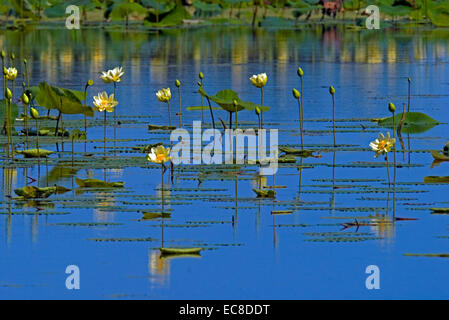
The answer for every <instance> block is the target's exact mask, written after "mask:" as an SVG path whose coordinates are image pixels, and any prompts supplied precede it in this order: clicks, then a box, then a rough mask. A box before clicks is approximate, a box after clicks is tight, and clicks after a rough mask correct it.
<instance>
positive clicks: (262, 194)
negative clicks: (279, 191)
mask: <svg viewBox="0 0 449 320" xmlns="http://www.w3.org/2000/svg"><path fill="white" fill-rule="evenodd" d="M253 191H254V192H255V193H256V194H257V197H258V198H275V197H276V192H275V191H274V190H260V189H253Z"/></svg>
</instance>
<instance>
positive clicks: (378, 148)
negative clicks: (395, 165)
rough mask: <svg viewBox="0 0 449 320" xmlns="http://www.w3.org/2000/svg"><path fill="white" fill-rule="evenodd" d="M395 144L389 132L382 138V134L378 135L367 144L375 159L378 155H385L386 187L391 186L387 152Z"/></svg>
mask: <svg viewBox="0 0 449 320" xmlns="http://www.w3.org/2000/svg"><path fill="white" fill-rule="evenodd" d="M395 143H396V139H394V138H391V137H390V132H387V135H386V136H384V135H383V134H382V133H379V136H378V138H377V139H376V140H375V141H373V142H371V143H370V144H369V146H370V147H371V149H372V150H373V151H374V152H375V153H376V154H375V158H378V157H379V156H380V155H385V161H386V163H387V173H388V185H390V184H391V180H390V168H389V162H388V152H390V151H391V148H392V147H393V146H394V144H395Z"/></svg>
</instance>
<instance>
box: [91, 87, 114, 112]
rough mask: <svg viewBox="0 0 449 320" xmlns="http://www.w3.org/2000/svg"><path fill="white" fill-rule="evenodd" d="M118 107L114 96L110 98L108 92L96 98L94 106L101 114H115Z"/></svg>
mask: <svg viewBox="0 0 449 320" xmlns="http://www.w3.org/2000/svg"><path fill="white" fill-rule="evenodd" d="M116 105H118V102H117V101H116V100H115V98H114V95H113V94H111V95H110V96H109V97H108V94H107V93H106V92H101V93H99V94H98V96H95V97H94V106H95V107H96V110H97V111H99V112H103V111H107V112H113V111H114V107H115V106H116Z"/></svg>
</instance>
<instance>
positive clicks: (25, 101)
mask: <svg viewBox="0 0 449 320" xmlns="http://www.w3.org/2000/svg"><path fill="white" fill-rule="evenodd" d="M22 102H23V103H24V104H28V103H30V99H29V98H28V96H27V95H26V93H25V92H24V93H23V94H22Z"/></svg>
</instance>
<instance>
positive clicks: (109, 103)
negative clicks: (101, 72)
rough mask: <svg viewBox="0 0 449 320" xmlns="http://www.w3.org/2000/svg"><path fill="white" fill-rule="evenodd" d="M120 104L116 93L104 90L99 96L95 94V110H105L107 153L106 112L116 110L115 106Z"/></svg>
mask: <svg viewBox="0 0 449 320" xmlns="http://www.w3.org/2000/svg"><path fill="white" fill-rule="evenodd" d="M117 105H118V102H117V100H115V96H114V94H111V95H110V96H108V94H107V93H106V92H105V91H103V92H101V93H99V94H98V95H97V96H94V106H95V108H96V109H95V110H96V111H98V112H104V152H105V154H106V112H114V110H115V107H116V106H117Z"/></svg>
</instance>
